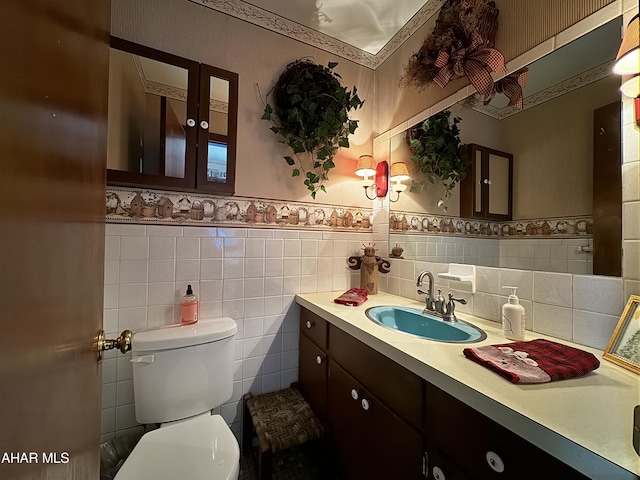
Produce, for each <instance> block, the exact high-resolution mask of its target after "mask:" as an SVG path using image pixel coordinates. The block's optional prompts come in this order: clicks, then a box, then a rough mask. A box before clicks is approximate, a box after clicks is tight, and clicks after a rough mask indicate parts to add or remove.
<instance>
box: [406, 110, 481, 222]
mask: <svg viewBox="0 0 640 480" xmlns="http://www.w3.org/2000/svg"><path fill="white" fill-rule="evenodd" d="M450 116H451V112H450V111H449V110H444V111H442V112H439V113H436V114H435V115H433V116H431V117H429V118H427V119H426V120H425V121H424V122H422V124H421V125H420V126H418V127H414V128H411V129H409V130H408V132H407V141H408V143H409V147H410V149H411V153H412V156H411V160H412V161H413V162H414V163H415V164H416V166H417V171H418V173H419V174H420V178H414V179H413V182H412V185H411V191H412V192H415V191H417V190H422V189H424V187H425V183H426V182H428V183H432V184H438V185H442V187H443V188H444V191H443V193H442V195H441V197H440V200H439V201H438V207H440V208H442V209H443V210H444V211H445V212H446V211H447V205H446V202H447V200H448V199H449V198H450V197H451V193H452V191H453V187H455V185H456V184H457V183H458V182H459V181H460V180H462V179H463V178H464V176H465V175H466V172H467V168H468V167H469V165H470V163H471V161H470V159H469V158H468V155H467V148H466V145H464V144H462V142H461V141H460V137H459V134H460V130H459V128H458V123H460V118H459V117H453V119H452V121H449V117H450Z"/></svg>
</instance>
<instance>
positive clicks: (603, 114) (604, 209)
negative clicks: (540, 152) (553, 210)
mask: <svg viewBox="0 0 640 480" xmlns="http://www.w3.org/2000/svg"><path fill="white" fill-rule="evenodd" d="M620 110H621V105H620V102H613V103H610V104H609V105H606V106H604V107H600V108H598V109H596V110H595V111H594V112H593V273H594V275H610V276H614V277H620V276H622V166H621V162H622V152H621V150H622V148H621V147H622V143H621V139H622V135H621V126H620V124H621V120H620Z"/></svg>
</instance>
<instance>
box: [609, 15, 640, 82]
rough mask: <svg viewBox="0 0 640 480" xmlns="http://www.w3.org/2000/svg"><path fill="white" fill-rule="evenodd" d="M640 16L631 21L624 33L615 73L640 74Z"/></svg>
mask: <svg viewBox="0 0 640 480" xmlns="http://www.w3.org/2000/svg"><path fill="white" fill-rule="evenodd" d="M639 44H640V15H636V16H635V17H633V18H632V19H631V21H630V22H629V25H628V26H627V29H626V30H625V31H624V38H623V39H622V44H621V45H620V50H618V55H617V56H616V63H615V64H614V66H613V71H614V73H617V74H619V75H628V74H634V73H640V48H639Z"/></svg>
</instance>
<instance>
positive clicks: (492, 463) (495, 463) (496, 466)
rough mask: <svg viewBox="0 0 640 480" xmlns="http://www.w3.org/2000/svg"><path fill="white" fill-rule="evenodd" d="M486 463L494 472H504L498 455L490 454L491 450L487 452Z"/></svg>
mask: <svg viewBox="0 0 640 480" xmlns="http://www.w3.org/2000/svg"><path fill="white" fill-rule="evenodd" d="M487 463H488V464H489V467H491V470H493V471H494V472H498V473H502V472H504V463H503V462H502V459H501V458H500V455H498V454H497V453H496V452H492V451H491V450H489V451H488V452H487Z"/></svg>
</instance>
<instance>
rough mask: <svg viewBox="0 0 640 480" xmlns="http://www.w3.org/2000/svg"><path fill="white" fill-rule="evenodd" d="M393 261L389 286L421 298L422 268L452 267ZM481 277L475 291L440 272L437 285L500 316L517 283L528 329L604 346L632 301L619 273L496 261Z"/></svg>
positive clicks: (491, 316)
mask: <svg viewBox="0 0 640 480" xmlns="http://www.w3.org/2000/svg"><path fill="white" fill-rule="evenodd" d="M391 264H392V265H391V273H389V275H387V277H386V282H387V284H386V288H387V290H386V291H388V292H389V293H392V294H396V295H401V296H403V297H408V298H413V299H415V300H422V299H424V297H422V296H420V295H418V294H417V291H416V290H417V288H416V278H417V277H418V275H419V273H420V272H421V271H423V270H429V271H431V272H432V273H433V274H434V276H436V274H437V273H439V272H445V271H447V270H448V265H447V264H445V263H434V262H421V261H413V260H395V259H394V260H392V261H391ZM476 277H477V278H476V281H477V284H476V293H475V294H473V295H472V294H471V293H470V290H469V287H468V284H466V283H462V282H455V281H451V282H450V281H448V280H443V279H437V277H436V282H435V283H436V285H435V288H436V289H441V290H442V291H443V292H444V293H445V294H446V293H448V292H449V291H453V292H454V293H455V294H456V296H457V297H462V298H465V299H466V300H467V302H468V303H467V305H460V306H457V307H456V309H457V311H459V312H462V313H468V314H473V315H475V316H477V317H481V318H486V319H488V320H492V321H495V322H500V318H501V307H502V305H503V304H504V303H505V302H506V301H507V297H506V296H505V293H506V294H507V295H508V293H509V292H508V291H507V290H503V289H502V288H501V287H502V286H503V285H509V286H516V287H518V297H519V298H520V303H521V304H522V306H523V307H524V309H525V315H526V316H525V320H526V328H527V330H530V331H533V332H538V333H542V334H545V335H550V336H553V337H556V338H559V339H562V340H568V341H573V342H576V343H579V344H581V345H587V346H590V347H595V348H599V349H604V348H605V347H606V346H607V343H608V341H609V339H610V338H611V334H612V333H613V330H614V328H615V326H616V324H617V323H618V320H619V318H620V314H621V312H622V310H623V308H624V305H625V303H626V301H627V297H626V296H625V294H624V288H623V286H624V283H623V282H624V280H623V279H622V278H616V277H603V276H593V275H573V274H569V273H555V272H539V271H531V270H518V269H508V268H496V267H477V270H476Z"/></svg>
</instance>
